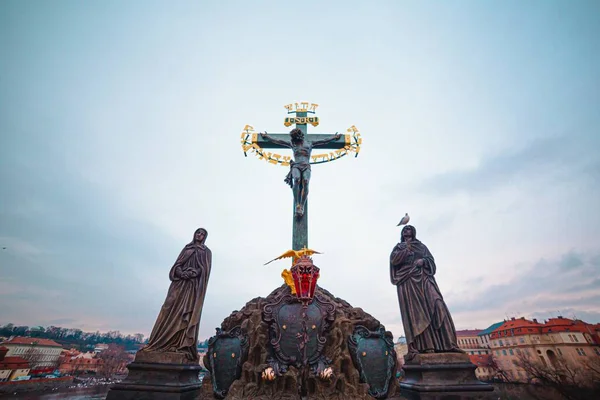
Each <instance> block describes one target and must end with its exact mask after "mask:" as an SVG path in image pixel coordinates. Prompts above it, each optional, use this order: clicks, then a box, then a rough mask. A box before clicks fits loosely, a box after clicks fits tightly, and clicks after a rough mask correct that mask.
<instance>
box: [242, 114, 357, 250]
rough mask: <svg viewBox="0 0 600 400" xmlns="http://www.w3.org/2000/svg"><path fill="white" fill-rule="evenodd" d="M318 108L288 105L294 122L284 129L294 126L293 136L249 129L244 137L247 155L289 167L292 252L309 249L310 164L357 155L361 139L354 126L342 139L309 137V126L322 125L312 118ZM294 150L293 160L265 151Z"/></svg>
mask: <svg viewBox="0 0 600 400" xmlns="http://www.w3.org/2000/svg"><path fill="white" fill-rule="evenodd" d="M317 107H318V105H317V104H314V103H307V102H302V103H295V104H288V105H286V106H285V108H286V109H287V111H288V114H294V117H292V118H286V119H285V121H284V125H285V126H287V127H289V126H292V125H295V128H294V129H292V131H291V132H290V133H274V134H267V133H266V132H265V133H260V134H256V133H253V128H252V127H251V126H249V125H246V128H245V132H243V133H242V148H243V149H244V155H246V152H247V151H248V150H252V151H254V152H255V153H256V154H257V155H258V156H259V157H260V158H264V159H266V160H267V161H269V162H270V163H272V164H280V165H284V166H289V167H290V171H289V173H288V174H287V176H286V178H285V182H286V183H287V184H288V185H290V187H291V188H292V192H293V194H294V212H293V214H294V218H293V228H292V249H293V250H301V249H303V248H306V247H308V213H307V211H308V209H307V208H308V202H307V197H308V189H309V184H310V176H311V164H320V163H323V162H328V161H333V160H336V159H338V158H341V157H343V156H345V155H346V154H347V153H348V152H355V153H356V155H358V152H359V150H360V145H361V143H362V139H361V138H360V134H359V133H358V130H357V129H356V128H355V127H354V126H352V127H351V128H349V129H348V133H346V134H344V135H341V134H338V133H336V134H335V135H332V134H323V133H318V134H307V126H308V124H311V125H313V126H317V125H319V118H317V117H309V116H308V114H314V113H315V110H316V108H317ZM285 148H288V149H291V150H292V152H293V159H292V157H289V156H281V155H279V154H272V153H267V152H265V151H264V150H263V149H285ZM316 148H321V149H330V150H335V152H331V153H329V154H318V155H313V154H312V151H313V149H316Z"/></svg>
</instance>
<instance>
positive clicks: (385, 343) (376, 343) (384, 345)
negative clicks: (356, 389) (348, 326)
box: [348, 325, 396, 399]
mask: <svg viewBox="0 0 600 400" xmlns="http://www.w3.org/2000/svg"><path fill="white" fill-rule="evenodd" d="M348 348H349V349H350V355H351V356H352V361H353V362H354V366H355V367H356V369H357V370H358V372H359V373H360V380H361V382H365V383H367V384H368V385H369V394H370V395H371V396H373V397H375V398H376V399H385V398H386V397H387V395H388V391H389V388H390V383H391V381H392V379H394V374H395V371H396V352H395V351H394V343H393V341H392V339H391V338H389V337H387V336H386V335H385V328H384V327H382V326H380V327H379V328H378V329H377V330H376V331H370V330H368V329H367V328H365V327H364V326H361V325H357V326H356V327H355V328H354V332H353V334H352V335H351V336H350V337H349V338H348Z"/></svg>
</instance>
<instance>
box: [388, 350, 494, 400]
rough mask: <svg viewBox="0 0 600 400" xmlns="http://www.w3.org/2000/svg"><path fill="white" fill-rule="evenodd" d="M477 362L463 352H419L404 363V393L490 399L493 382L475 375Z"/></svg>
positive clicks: (440, 399)
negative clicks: (486, 381) (487, 381)
mask: <svg viewBox="0 0 600 400" xmlns="http://www.w3.org/2000/svg"><path fill="white" fill-rule="evenodd" d="M476 368H477V366H476V365H474V364H473V363H471V361H470V360H469V356H468V355H467V354H464V353H431V354H419V355H417V356H415V358H413V359H412V360H410V361H407V362H406V363H405V364H404V367H403V369H404V374H405V378H404V380H403V381H402V382H400V391H401V394H402V397H405V398H407V399H409V400H421V399H423V400H425V399H426V400H445V399H448V400H450V399H451V400H462V399H491V398H494V397H493V395H492V393H490V392H491V391H493V390H494V387H493V386H492V385H489V384H487V383H484V382H481V381H480V380H478V379H477V377H476V376H475V369H476Z"/></svg>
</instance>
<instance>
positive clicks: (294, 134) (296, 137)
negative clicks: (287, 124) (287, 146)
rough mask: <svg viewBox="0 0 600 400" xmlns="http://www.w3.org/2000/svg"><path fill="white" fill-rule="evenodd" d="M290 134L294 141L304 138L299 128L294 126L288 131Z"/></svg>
mask: <svg viewBox="0 0 600 400" xmlns="http://www.w3.org/2000/svg"><path fill="white" fill-rule="evenodd" d="M290 136H291V138H292V140H293V141H294V142H301V141H302V140H304V132H302V130H301V129H300V128H294V129H292V130H291V131H290Z"/></svg>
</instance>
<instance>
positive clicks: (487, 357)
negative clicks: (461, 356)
mask: <svg viewBox="0 0 600 400" xmlns="http://www.w3.org/2000/svg"><path fill="white" fill-rule="evenodd" d="M469 359H470V360H471V362H472V363H473V364H475V365H477V366H478V367H491V366H492V355H491V354H469Z"/></svg>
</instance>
